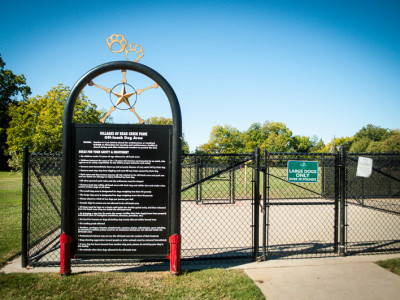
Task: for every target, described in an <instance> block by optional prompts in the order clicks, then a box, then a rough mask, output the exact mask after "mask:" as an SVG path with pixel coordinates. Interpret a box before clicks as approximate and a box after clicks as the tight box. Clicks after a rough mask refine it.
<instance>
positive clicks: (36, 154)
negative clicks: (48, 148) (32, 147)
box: [29, 152, 62, 157]
mask: <svg viewBox="0 0 400 300" xmlns="http://www.w3.org/2000/svg"><path fill="white" fill-rule="evenodd" d="M29 155H30V156H40V157H61V156H62V154H61V153H45V152H33V153H30V154H29Z"/></svg>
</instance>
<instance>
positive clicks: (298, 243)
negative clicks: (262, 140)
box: [262, 152, 339, 260]
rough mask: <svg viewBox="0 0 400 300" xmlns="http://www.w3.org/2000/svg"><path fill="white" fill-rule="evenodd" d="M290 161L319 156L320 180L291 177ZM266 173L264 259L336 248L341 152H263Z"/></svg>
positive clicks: (315, 158) (327, 250) (335, 249)
mask: <svg viewBox="0 0 400 300" xmlns="http://www.w3.org/2000/svg"><path fill="white" fill-rule="evenodd" d="M289 161H306V162H310V161H313V162H317V163H318V179H317V181H316V182H289V180H288V162H289ZM263 175H264V176H263V201H262V202H263V205H262V206H263V225H262V229H263V231H262V234H263V245H262V248H263V259H264V260H265V259H266V258H267V257H282V256H289V255H300V254H318V255H326V254H331V253H334V252H337V245H338V220H339V219H338V217H339V213H338V204H339V190H338V187H339V181H338V155H336V154H329V153H328V154H326V153H324V154H318V153H317V154H314V153H304V154H302V153H267V152H264V167H263Z"/></svg>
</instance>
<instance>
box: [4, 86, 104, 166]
mask: <svg viewBox="0 0 400 300" xmlns="http://www.w3.org/2000/svg"><path fill="white" fill-rule="evenodd" d="M69 93H70V89H69V87H67V86H64V85H62V84H59V85H58V86H57V87H53V88H52V89H51V90H50V91H49V92H47V94H46V95H45V96H36V97H33V98H29V99H28V100H26V101H20V102H16V103H12V104H11V105H10V110H9V114H10V117H11V121H10V126H9V128H8V129H7V135H8V138H7V145H8V154H9V155H10V156H11V159H10V160H9V166H10V167H12V168H14V169H16V170H18V169H20V167H21V163H22V162H21V158H22V147H23V146H28V147H29V150H30V151H31V152H60V151H61V149H62V119H63V112H64V106H65V103H66V100H67V98H68V95H69ZM103 114H104V113H102V112H100V111H99V110H97V106H96V105H95V104H93V103H91V102H90V101H89V100H88V98H87V97H86V96H85V95H84V94H83V93H82V94H81V95H80V96H79V98H78V99H77V101H76V105H75V111H74V119H73V120H74V122H75V123H99V120H100V118H101V117H102V115H103Z"/></svg>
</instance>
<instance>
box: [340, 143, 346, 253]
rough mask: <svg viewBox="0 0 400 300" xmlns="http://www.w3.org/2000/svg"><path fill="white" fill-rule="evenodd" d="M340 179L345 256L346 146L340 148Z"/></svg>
mask: <svg viewBox="0 0 400 300" xmlns="http://www.w3.org/2000/svg"><path fill="white" fill-rule="evenodd" d="M339 179H340V244H339V255H340V256H344V255H345V250H346V249H345V244H346V236H345V234H346V203H345V202H346V153H345V150H344V146H340V163H339Z"/></svg>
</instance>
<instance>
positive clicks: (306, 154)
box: [266, 152, 338, 157]
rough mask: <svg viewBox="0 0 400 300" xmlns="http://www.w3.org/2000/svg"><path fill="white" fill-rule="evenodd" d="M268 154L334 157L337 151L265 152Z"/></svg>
mask: <svg viewBox="0 0 400 300" xmlns="http://www.w3.org/2000/svg"><path fill="white" fill-rule="evenodd" d="M266 154H267V155H268V156H321V157H325V156H328V157H335V156H337V155H338V154H337V153H308V152H266Z"/></svg>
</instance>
